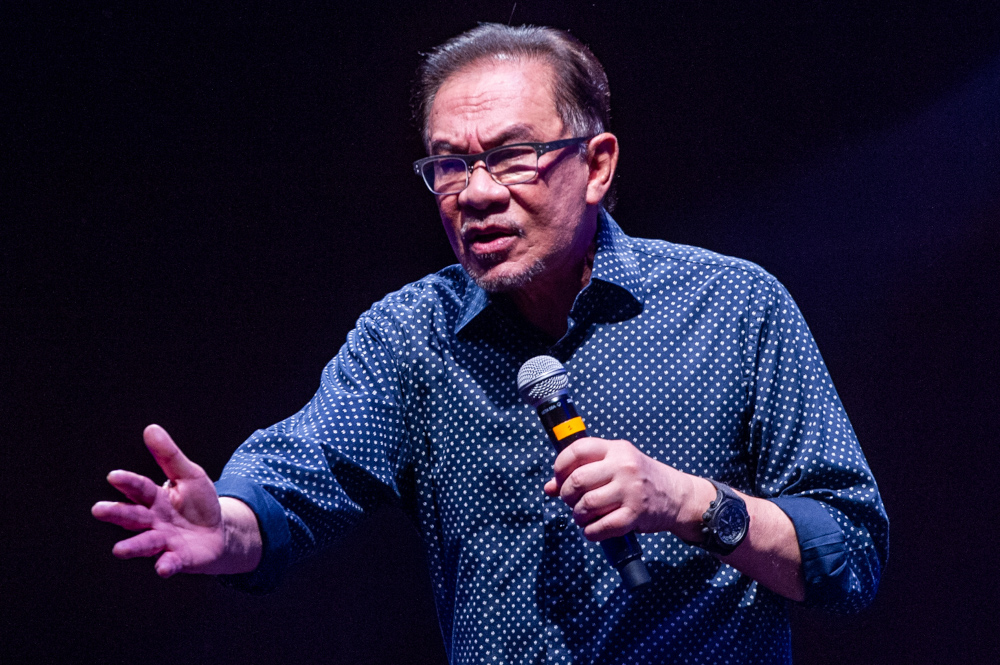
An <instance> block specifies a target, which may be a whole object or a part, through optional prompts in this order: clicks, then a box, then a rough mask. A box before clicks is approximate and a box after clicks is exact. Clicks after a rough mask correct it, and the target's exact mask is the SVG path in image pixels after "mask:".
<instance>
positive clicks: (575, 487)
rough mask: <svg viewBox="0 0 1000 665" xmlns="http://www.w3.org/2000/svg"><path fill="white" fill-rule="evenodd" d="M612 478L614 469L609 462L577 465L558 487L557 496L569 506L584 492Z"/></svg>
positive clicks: (574, 504)
mask: <svg viewBox="0 0 1000 665" xmlns="http://www.w3.org/2000/svg"><path fill="white" fill-rule="evenodd" d="M612 480H614V469H613V468H612V467H611V465H609V464H601V463H600V462H594V463H591V464H584V465H583V466H580V467H577V468H576V470H574V471H573V473H571V474H570V475H569V477H568V478H566V480H565V481H563V483H562V485H561V486H560V487H559V497H560V498H561V499H562V500H563V501H565V502H566V504H567V505H568V506H570V507H571V508H573V507H576V505H577V502H579V501H580V499H581V498H583V496H584V495H585V494H589V493H592V492H593V491H594V490H596V489H597V488H599V487H604V486H605V485H607V484H608V483H610V482H611V481H612Z"/></svg>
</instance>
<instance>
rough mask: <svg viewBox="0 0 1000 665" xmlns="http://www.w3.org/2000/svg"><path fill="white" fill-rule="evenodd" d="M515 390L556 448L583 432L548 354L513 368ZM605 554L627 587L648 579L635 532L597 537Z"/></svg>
mask: <svg viewBox="0 0 1000 665" xmlns="http://www.w3.org/2000/svg"><path fill="white" fill-rule="evenodd" d="M517 392H518V393H520V395H521V398H522V399H523V400H524V401H525V402H527V403H528V404H530V405H531V406H533V407H535V410H536V411H537V412H538V417H539V418H541V419H542V425H543V426H544V427H545V432H546V434H548V435H549V440H550V441H551V442H552V445H553V446H555V447H556V450H557V451H558V452H562V450H563V449H564V448H565V447H566V446H568V445H569V444H571V443H573V442H574V441H576V440H577V439H582V438H583V437H585V436H587V427H586V425H584V424H583V418H581V417H580V416H579V414H577V412H576V407H574V406H573V400H572V399H571V398H570V396H569V377H568V376H567V375H566V368H565V367H563V366H562V363H560V362H559V361H558V360H556V359H555V358H553V357H551V356H535V357H534V358H532V359H531V360H529V361H528V362H526V363H524V364H523V365H521V369H520V370H518V372H517ZM601 548H602V549H603V550H604V554H605V556H607V557H608V560H609V561H610V562H611V565H613V566H614V567H615V569H616V570H617V571H618V574H619V575H621V578H622V582H624V583H625V587H626V588H627V589H628V590H629V591H631V590H633V589H635V588H637V587H639V586H642V585H643V584H646V583H647V582H649V581H650V577H649V572H648V571H647V570H646V564H644V563H643V562H642V547H640V545H639V541H637V540H636V538H635V533H629V534H627V535H625V536H618V537H616V538H608V539H607V540H602V541H601Z"/></svg>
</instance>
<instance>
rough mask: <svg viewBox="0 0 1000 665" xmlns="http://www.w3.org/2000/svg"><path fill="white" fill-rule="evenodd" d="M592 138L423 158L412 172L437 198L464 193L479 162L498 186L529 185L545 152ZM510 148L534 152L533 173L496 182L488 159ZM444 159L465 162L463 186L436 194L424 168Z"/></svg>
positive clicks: (415, 163) (508, 146)
mask: <svg viewBox="0 0 1000 665" xmlns="http://www.w3.org/2000/svg"><path fill="white" fill-rule="evenodd" d="M594 136H596V134H595V135H593V136H575V137H573V138H571V139H559V140H557V141H548V142H547V143H508V144H506V145H499V146H497V147H495V148H490V149H489V150H487V151H486V152H480V153H478V154H475V155H458V154H447V155H431V156H430V157H424V158H423V159H418V160H417V161H415V162H413V171H414V173H416V174H417V175H418V176H420V179H421V180H423V181H424V184H425V185H427V189H429V190H431V193H432V194H435V195H437V196H451V195H452V194H460V193H461V192H463V191H465V188H466V187H468V186H469V180H470V179H471V178H472V172H473V171H474V170H475V168H476V164H478V163H479V162H482V163H483V166H484V167H485V168H486V172H487V173H489V174H490V177H491V178H492V179H493V182H495V183H496V184H498V185H503V186H504V187H510V186H511V185H523V184H525V183H529V182H531V181H533V180H534V179H535V178H537V177H538V159H539V158H540V157H541V156H542V155H544V154H545V153H547V152H552V151H553V150H559V149H561V148H566V147H568V146H571V145H573V144H575V143H583V142H584V141H589V140H590V139H592V138H594ZM510 148H531V149H532V150H534V151H535V172H534V174H533V175H532V176H531V177H530V178H528V179H527V180H521V181H519V182H511V183H504V182H500V181H499V180H497V178H496V176H495V175H493V171H491V170H490V166H489V161H488V158H489V156H490V155H492V154H493V153H495V152H499V151H501V150H509V149H510ZM445 159H457V160H459V161H462V162H465V186H464V187H462V188H461V189H458V190H456V191H454V192H444V193H442V192H437V191H434V188H433V187H431V184H430V182H428V181H427V176H425V175H424V167H425V166H426V165H427V164H432V163H434V162H440V161H442V160H445Z"/></svg>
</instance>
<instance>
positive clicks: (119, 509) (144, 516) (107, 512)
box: [90, 501, 153, 531]
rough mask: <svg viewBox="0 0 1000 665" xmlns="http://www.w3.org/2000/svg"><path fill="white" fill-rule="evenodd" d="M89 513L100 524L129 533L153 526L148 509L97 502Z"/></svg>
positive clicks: (128, 504)
mask: <svg viewBox="0 0 1000 665" xmlns="http://www.w3.org/2000/svg"><path fill="white" fill-rule="evenodd" d="M90 513H91V514H92V515H93V516H94V517H96V518H97V519H99V520H101V521H102V522H110V523H112V524H117V525H118V526H120V527H124V528H126V529H128V530H129V531H142V530H143V529H148V528H150V527H152V526H153V515H152V513H150V511H149V508H146V507H145V506H137V505H135V504H130V503H117V502H114V501H99V502H97V503H95V504H94V507H93V508H91V509H90Z"/></svg>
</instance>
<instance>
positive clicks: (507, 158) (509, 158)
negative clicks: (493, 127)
mask: <svg viewBox="0 0 1000 665" xmlns="http://www.w3.org/2000/svg"><path fill="white" fill-rule="evenodd" d="M486 166H487V167H489V170H490V173H492V174H493V177H494V178H496V179H497V182H500V183H501V184H504V185H510V184H515V183H519V182H526V181H528V180H531V179H532V178H533V177H535V173H536V172H537V170H538V155H537V154H536V153H535V150H534V148H531V147H528V146H518V147H513V148H508V149H506V150H497V151H496V152H494V153H492V154H491V155H490V156H489V158H488V160H487V162H486Z"/></svg>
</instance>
